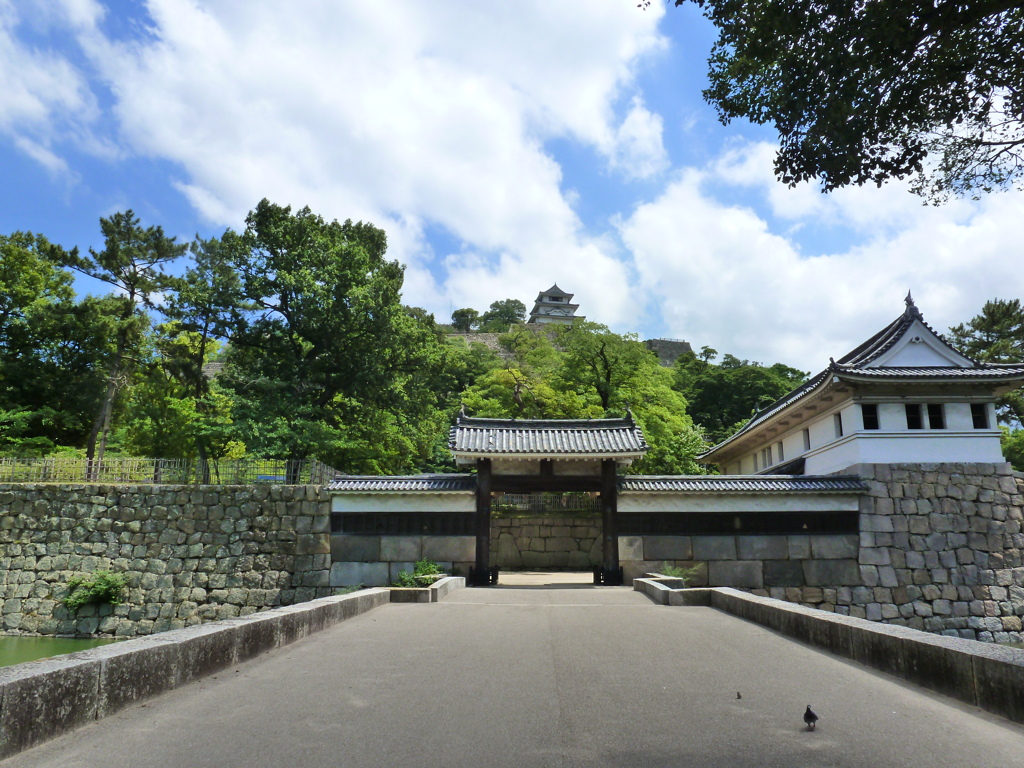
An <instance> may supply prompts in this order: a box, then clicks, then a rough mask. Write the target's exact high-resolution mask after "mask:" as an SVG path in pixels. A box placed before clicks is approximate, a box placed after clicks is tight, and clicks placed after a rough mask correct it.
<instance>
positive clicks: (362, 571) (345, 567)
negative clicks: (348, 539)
mask: <svg viewBox="0 0 1024 768" xmlns="http://www.w3.org/2000/svg"><path fill="white" fill-rule="evenodd" d="M389 577H390V573H389V569H388V564H387V563H361V562H335V563H333V564H332V565H331V586H332V587H356V586H366V587H383V586H386V585H387V584H388V583H389Z"/></svg>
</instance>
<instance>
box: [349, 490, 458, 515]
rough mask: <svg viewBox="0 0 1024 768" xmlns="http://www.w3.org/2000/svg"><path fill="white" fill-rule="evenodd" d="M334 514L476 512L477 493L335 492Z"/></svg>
mask: <svg viewBox="0 0 1024 768" xmlns="http://www.w3.org/2000/svg"><path fill="white" fill-rule="evenodd" d="M331 511H332V512H475V511H476V493H475V492H473V491H458V492H452V493H439V492H437V491H422V492H420V493H381V492H376V493H345V492H341V491H334V492H333V495H332V496H331Z"/></svg>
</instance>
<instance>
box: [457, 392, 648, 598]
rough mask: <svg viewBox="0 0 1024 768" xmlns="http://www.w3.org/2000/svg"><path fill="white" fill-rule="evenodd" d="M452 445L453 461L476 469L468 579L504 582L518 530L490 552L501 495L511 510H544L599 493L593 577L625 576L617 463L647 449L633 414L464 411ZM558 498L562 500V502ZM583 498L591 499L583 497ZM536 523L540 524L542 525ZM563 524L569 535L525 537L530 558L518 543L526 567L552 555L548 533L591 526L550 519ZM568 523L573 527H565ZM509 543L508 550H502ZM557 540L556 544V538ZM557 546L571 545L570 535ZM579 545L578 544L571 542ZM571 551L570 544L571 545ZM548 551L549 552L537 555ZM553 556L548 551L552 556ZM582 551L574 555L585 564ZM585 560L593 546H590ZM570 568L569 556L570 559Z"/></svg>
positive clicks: (617, 580) (609, 580)
mask: <svg viewBox="0 0 1024 768" xmlns="http://www.w3.org/2000/svg"><path fill="white" fill-rule="evenodd" d="M448 445H449V448H450V449H451V451H452V455H453V456H454V457H455V460H456V461H457V462H458V463H459V464H461V465H463V466H473V467H475V468H476V517H475V526H474V527H475V529H476V562H475V563H474V565H473V567H472V568H470V572H469V579H468V581H469V583H470V584H471V585H473V586H485V585H488V584H497V583H498V574H499V571H500V569H501V566H500V565H498V564H497V563H498V562H500V561H501V560H502V559H503V557H504V556H505V555H506V554H508V555H509V556H512V552H511V545H512V544H513V543H514V539H515V537H514V536H511V535H509V536H505V537H503V536H502V535H501V533H500V532H499V534H498V537H497V539H498V540H497V542H496V548H497V550H499V551H497V552H495V553H494V555H495V556H494V557H492V547H491V541H492V538H493V536H492V523H493V522H494V521H495V520H497V521H498V526H497V527H499V528H500V527H502V526H501V522H502V521H503V518H502V517H501V516H500V515H497V516H496V515H494V514H493V512H494V509H493V508H494V505H495V502H496V501H498V502H499V504H503V505H504V506H505V508H506V509H517V508H519V507H520V506H522V505H524V504H525V505H526V507H527V508H529V506H530V505H531V504H534V505H538V506H539V508H541V509H543V508H544V507H545V506H551V505H554V504H557V506H558V507H559V510H560V511H561V509H562V505H563V504H577V505H581V504H586V505H589V504H591V503H593V500H596V503H597V505H598V507H599V510H600V521H601V524H600V564H599V565H597V566H595V567H594V570H593V577H594V583H595V584H607V585H618V584H621V583H622V568H621V566H620V565H619V534H618V506H617V505H618V476H617V472H618V468H619V467H625V466H628V465H629V464H630V463H632V462H633V460H634V459H639V458H641V457H642V456H643V455H644V454H645V453H646V452H647V442H646V441H645V440H644V436H643V432H641V430H640V428H639V427H638V426H637V425H636V423H635V422H634V421H633V417H632V416H631V415H628V414H627V417H626V418H624V419H585V420H583V419H581V420H553V419H552V420H530V421H519V420H517V419H483V418H470V417H468V416H466V415H465V413H464V412H463V413H460V414H459V416H458V418H457V419H456V421H455V424H454V425H453V426H452V430H451V436H450V439H449V444H448ZM556 499H557V501H556ZM584 499H588V500H590V501H586V502H584V501H583V500H584ZM537 527H538V529H539V528H540V527H541V526H540V524H538V526H537ZM544 527H545V528H546V529H553V528H556V527H557V528H559V532H560V533H563V534H565V533H568V534H569V535H567V536H561V537H555V536H553V535H552V534H553V531H551V530H547V531H546V534H545V535H544V536H541V535H540V532H539V530H538V532H537V533H538V535H537V536H535V537H526V536H520V539H523V540H525V539H526V538H530V539H531V543H530V544H529V545H528V546H527V553H531V552H533V553H537V554H527V555H526V560H522V559H523V555H524V553H523V552H522V549H521V548H520V546H519V544H516V547H515V548H516V549H517V550H518V552H519V557H520V560H522V561H523V567H530V566H528V565H527V561H528V560H533V561H534V562H536V563H537V565H538V566H540V567H545V568H546V567H548V566H547V565H542V563H544V562H545V561H552V560H553V559H554V558H553V556H554V554H555V553H554V552H553V551H552V552H550V553H549V552H548V546H549V545H548V542H547V539H554V538H566V539H569V538H572V535H571V534H572V531H571V529H572V528H577V527H578V528H584V527H585V526H583V525H580V526H565V525H560V526H558V525H547V524H545V525H544ZM566 527H568V528H569V529H570V530H569V531H568V532H567V531H566V530H565V529H566ZM533 539H536V543H534V542H533ZM503 541H504V542H505V543H506V545H507V546H508V548H509V549H508V552H502V551H501V549H502V546H503V543H502V542H503ZM551 546H552V547H554V546H556V545H554V544H552V545H551ZM557 546H564V547H568V546H569V543H568V542H561V543H560V544H558V545H557ZM573 546H574V547H578V544H575V545H573ZM568 551H569V550H568V549H567V550H566V552H568ZM539 555H544V557H539ZM548 555H550V557H549V556H548ZM583 557H584V555H582V554H577V555H575V556H574V558H575V560H576V562H578V563H579V565H578V566H575V567H582V566H583ZM586 558H587V562H588V563H589V560H590V552H589V551H588V552H587V553H586ZM566 565H567V567H568V560H566Z"/></svg>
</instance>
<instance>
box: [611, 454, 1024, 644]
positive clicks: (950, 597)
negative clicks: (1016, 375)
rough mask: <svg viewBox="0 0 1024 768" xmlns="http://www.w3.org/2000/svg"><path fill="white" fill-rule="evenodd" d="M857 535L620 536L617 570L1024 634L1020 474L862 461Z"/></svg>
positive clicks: (1001, 467) (1011, 638) (958, 633)
mask: <svg viewBox="0 0 1024 768" xmlns="http://www.w3.org/2000/svg"><path fill="white" fill-rule="evenodd" d="M842 474H857V475H860V476H861V477H862V478H863V479H864V481H865V483H866V484H867V485H868V489H869V490H868V492H867V493H866V494H865V495H863V496H861V498H860V511H859V534H858V535H853V536H850V535H819V536H814V535H811V536H794V535H785V536H781V535H775V536H692V537H690V536H623V537H620V539H619V554H620V559H621V562H622V565H623V569H624V572H625V577H626V579H627V580H630V579H633V578H637V577H638V576H641V575H643V572H645V571H656V570H657V569H658V568H659V567H661V566H662V565H663V564H665V563H667V564H669V565H675V566H681V567H691V566H696V567H697V569H698V571H697V575H696V577H695V578H694V579H693V580H692V582H691V584H692V585H693V586H712V587H736V588H739V589H745V590H748V591H750V592H752V593H753V594H756V595H762V596H768V597H773V598H777V599H779V600H787V601H789V602H793V603H800V604H802V605H805V606H809V607H812V608H818V609H821V610H824V611H832V612H835V613H839V614H844V615H849V616H854V617H858V618H866V619H870V620H873V621H881V622H885V623H889V624H896V625H902V626H908V627H911V628H914V629H921V630H925V631H928V632H936V633H941V634H943V635H949V636H953V637H964V638H969V639H976V640H982V641H987V642H992V641H995V642H1010V643H1021V642H1024V631H1022V617H1024V532H1022V523H1024V477H1021V476H1016V475H1015V474H1014V473H1013V472H1012V470H1011V468H1010V465H1009V464H892V465H889V464H863V465H858V466H856V467H852V468H850V469H848V470H845V471H844V472H843V473H842Z"/></svg>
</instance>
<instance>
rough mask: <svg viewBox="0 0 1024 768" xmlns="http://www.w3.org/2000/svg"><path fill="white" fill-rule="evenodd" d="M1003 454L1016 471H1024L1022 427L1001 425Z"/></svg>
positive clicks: (1023, 435)
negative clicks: (1011, 427) (1015, 427)
mask: <svg viewBox="0 0 1024 768" xmlns="http://www.w3.org/2000/svg"><path fill="white" fill-rule="evenodd" d="M1000 429H1001V430H1002V431H1003V436H1002V441H1001V442H1002V445H1003V456H1005V457H1006V460H1007V461H1008V462H1010V464H1011V465H1013V468H1014V469H1015V470H1017V471H1018V472H1024V429H1014V430H1011V429H1010V428H1009V427H1006V426H1002V427H1000Z"/></svg>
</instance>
